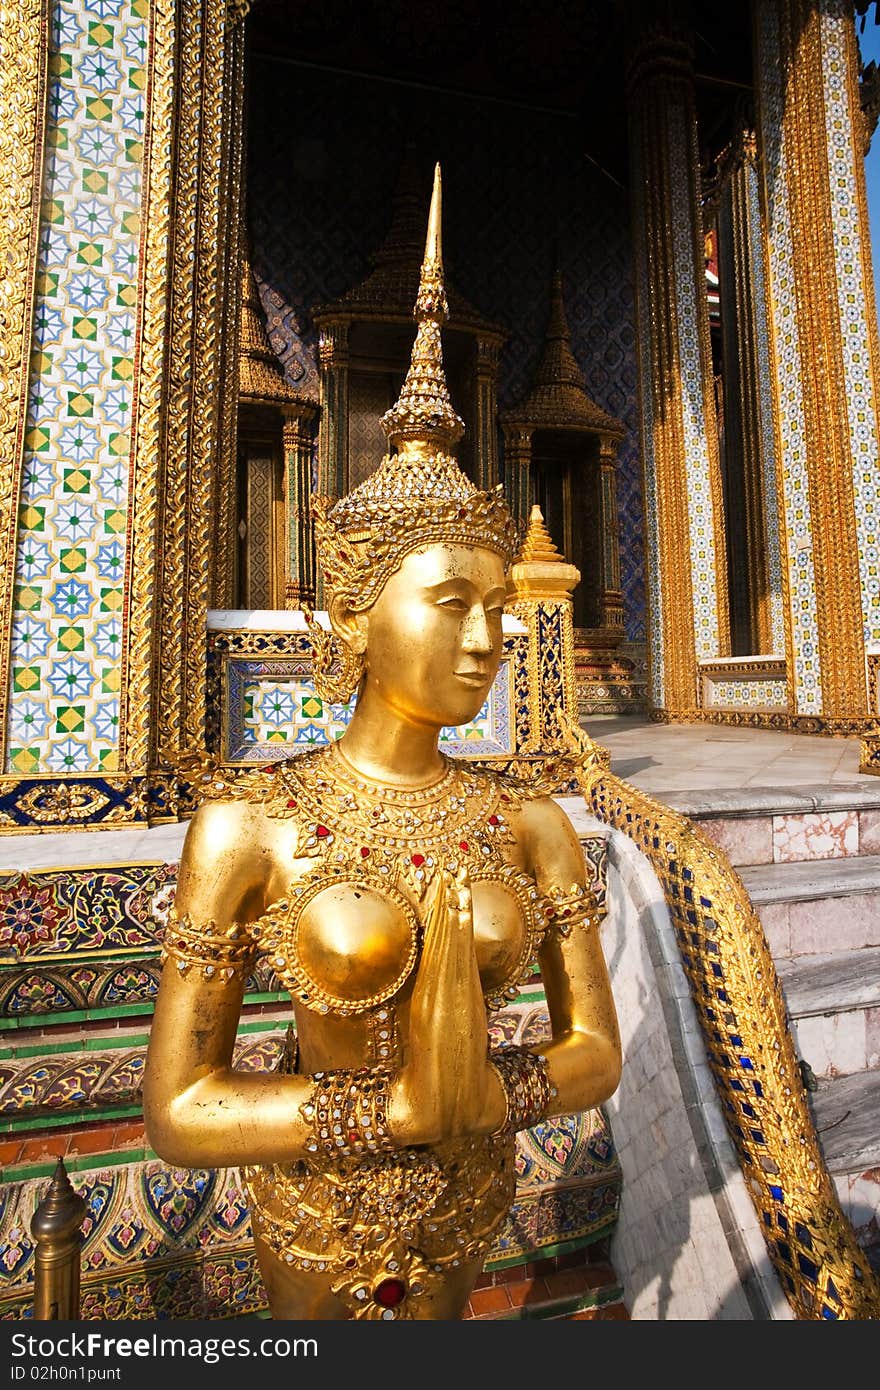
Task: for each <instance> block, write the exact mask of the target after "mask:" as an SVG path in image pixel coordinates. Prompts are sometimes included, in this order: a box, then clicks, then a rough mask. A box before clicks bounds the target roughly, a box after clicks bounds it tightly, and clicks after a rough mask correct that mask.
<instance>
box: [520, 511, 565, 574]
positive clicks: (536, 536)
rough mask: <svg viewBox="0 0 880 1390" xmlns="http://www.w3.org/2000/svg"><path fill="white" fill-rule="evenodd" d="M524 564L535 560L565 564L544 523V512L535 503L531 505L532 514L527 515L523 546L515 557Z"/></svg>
mask: <svg viewBox="0 0 880 1390" xmlns="http://www.w3.org/2000/svg"><path fill="white" fill-rule="evenodd" d="M517 558H518V559H519V560H520V561H522V562H524V563H526V564H533V563H535V562H537V561H543V562H547V561H550V562H552V561H554V560H555V561H562V563H563V564H565V557H564V555H562V554H561V552H560V551H559V550H558V549H557V547H556V544H555V542H554V540H553V537H552V536H551V535H550V532H549V531H548V530H547V527H546V526H545V524H544V514H543V512H542V511H541V508H540V507H539V506H538V505H537V503H536V504H535V506H533V507H532V514H531V516H530V517H529V529H528V530H527V531H526V536H525V540H524V541H523V548H522V550H521V552H520V554H519V556H518V557H517Z"/></svg>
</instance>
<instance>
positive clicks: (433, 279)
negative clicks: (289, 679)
mask: <svg viewBox="0 0 880 1390" xmlns="http://www.w3.org/2000/svg"><path fill="white" fill-rule="evenodd" d="M441 196H442V195H441V183H440V165H439V164H438V165H437V166H436V168H435V170H434V191H433V194H432V197H431V210H430V213H429V216H428V235H427V239H426V241H425V258H424V261H423V262H422V271H421V277H420V280H419V292H418V295H417V297H416V302H415V308H414V309H413V317H414V318H415V320H416V322H417V323H418V329H417V331H416V338H415V343H414V344H413V350H412V357H411V361H410V366H409V371H408V372H407V376H406V380H405V381H404V383H403V388H402V390H401V393H400V399H399V400H398V402H397V404H396V405H394V406H392V408H391V409H390V410H388V411H386V413H385V414H384V415H383V417H382V427H383V429H384V430H385V434H386V436H387V438H388V445H389V450H390V451H391V452H389V453H388V454H386V455H385V457H384V458H383V460H382V462H381V463H380V465H379V467H378V468H377V469H376V471H375V473H373V474H371V475H370V477H369V478H367V479H366V481H365V482H363V483H361V484H360V485H359V486H358V487H356V488H354V489H353V490H352V491H351V492H349V493H347V494H346V495H345V497H342V498H340V499H339V500H336V499H334V498H331V497H316V498H315V499H314V501H313V515H314V519H315V537H316V541H317V546H318V554H319V556H320V559H321V563H322V565H323V569H324V578H325V581H326V584H327V586H328V588H329V590H330V592H331V593H332V594H333V595H335V596H337V597H339V598H341V599H343V600H344V601H345V602H347V603H348V604H349V606H350V607H351V608H352V609H354V610H356V611H361V610H363V609H365V608H369V607H370V605H371V604H372V603H373V601H374V600H375V599H376V597H377V596H378V594H379V592H380V590H381V589H382V586H383V585H384V584H385V582H386V580H387V579H388V578H389V577H390V575H392V574H393V573H394V571H395V570H396V569H397V568H398V567H399V566H400V564H401V562H402V560H403V559H404V557H405V556H406V555H408V554H409V553H410V552H411V551H412V550H415V549H417V548H418V547H419V546H422V545H430V544H432V543H433V542H436V541H452V542H456V541H457V542H463V543H465V544H468V545H475V546H480V547H483V548H485V549H487V550H493V551H496V552H497V553H498V554H499V555H501V556H502V558H503V559H504V562H505V565H509V564H510V563H511V561H512V560H513V557H514V555H515V553H516V547H517V528H516V524H515V522H514V520H513V517H512V516H511V514H510V511H509V509H508V507H507V505H506V503H505V501H504V498H503V494H502V489H501V487H500V486H499V487H498V488H496V489H494V490H493V491H491V492H483V491H481V490H480V489H478V488H476V487H475V486H474V484H473V483H472V482H471V481H470V479H469V478H467V477H466V476H465V474H464V473H463V472H462V470H461V468H460V467H459V465H458V463H457V462H456V460H455V459H454V458H453V457H452V455H451V454H450V453H449V452H448V451H449V450H450V449H452V448H453V447H454V445H455V444H456V443H457V442H458V440H459V439H460V438H461V436H462V434H463V433H464V422H463V421H462V420H461V418H460V416H459V415H457V414H456V412H455V410H454V408H453V405H452V402H451V400H450V398H449V388H448V387H447V384H446V376H445V373H444V370H443V349H442V345H441V340H440V329H441V326H442V325H443V324H444V323H445V322H446V319H447V317H448V314H449V308H448V304H447V301H446V291H445V288H444V284H443V255H442V244H441V227H440V223H441Z"/></svg>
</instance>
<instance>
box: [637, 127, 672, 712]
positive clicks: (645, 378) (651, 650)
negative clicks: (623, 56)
mask: <svg viewBox="0 0 880 1390" xmlns="http://www.w3.org/2000/svg"><path fill="white" fill-rule="evenodd" d="M630 157H631V159H632V160H633V163H634V165H635V169H636V172H635V175H634V178H633V187H634V188H643V187H644V175H643V173H642V171H641V150H640V149H639V148H638V142H637V141H634V142H633V145H632V149H631V151H630ZM633 216H634V220H635V223H636V225H635V226H634V227H633V239H634V242H635V247H636V255H635V264H636V294H637V313H638V323H637V326H636V345H637V347H636V350H637V352H638V365H639V415H640V426H641V444H642V476H643V478H644V497H645V583H646V587H647V598H648V615H647V616H648V670H649V688H650V699H651V704H652V705H653V706H655V708H657V709H662V708H663V706H664V689H665V686H664V677H663V670H664V668H663V582H662V571H661V568H660V517H659V509H658V505H657V461H656V457H655V454H654V402H653V400H652V397H651V390H652V388H651V382H652V380H653V370H652V365H651V298H650V292H649V288H648V253H647V247H646V228H645V225H644V218H645V209H644V208H643V207H640V206H638V205H637V202H636V200H634V206H633Z"/></svg>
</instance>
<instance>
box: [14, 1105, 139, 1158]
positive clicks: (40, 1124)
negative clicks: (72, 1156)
mask: <svg viewBox="0 0 880 1390" xmlns="http://www.w3.org/2000/svg"><path fill="white" fill-rule="evenodd" d="M142 1114H143V1106H141V1105H120V1106H119V1107H117V1108H114V1107H112V1106H111V1107H110V1108H109V1109H105V1110H90V1109H85V1108H84V1109H82V1110H65V1111H64V1112H63V1114H59V1115H34V1116H24V1117H22V1118H20V1119H14V1120H6V1121H4V1122H3V1123H2V1124H0V1134H19V1133H21V1132H22V1131H24V1130H29V1129H60V1128H61V1127H62V1126H63V1127H64V1128H67V1129H71V1130H75V1129H77V1128H78V1127H79V1126H81V1125H84V1124H86V1123H91V1122H92V1121H93V1120H126V1119H129V1120H130V1119H131V1118H132V1116H134V1115H142ZM66 1161H67V1160H66V1159H65V1162H66Z"/></svg>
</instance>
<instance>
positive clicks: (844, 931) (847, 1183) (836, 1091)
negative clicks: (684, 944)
mask: <svg viewBox="0 0 880 1390" xmlns="http://www.w3.org/2000/svg"><path fill="white" fill-rule="evenodd" d="M662 799H663V800H664V801H665V803H666V804H667V805H669V806H671V807H673V808H674V809H676V810H679V811H682V812H684V813H685V814H686V815H688V816H689V817H690V818H691V819H692V820H694V821H695V822H696V823H697V824H698V825H699V826H700V828H701V829H702V830H703V831H704V833H705V834H706V835H707V836H708V837H709V838H710V839H711V840H713V841H714V842H715V843H716V844H717V845H718V846H719V847H720V848H721V849H723V850H724V851H725V853H726V854H727V855H728V857H729V858H730V860H731V862H732V864H733V865H734V866H735V868H736V869H737V872H738V873H739V875H740V877H741V879H742V881H743V884H744V885H745V888H746V890H747V892H748V893H749V896H750V898H751V900H752V903H753V904H754V906H755V908H756V909H757V911H758V914H759V916H760V918H761V921H762V923H763V926H764V930H765V932H766V935H767V940H768V944H769V946H770V950H771V952H772V953H773V957H774V961H775V964H776V968H777V972H778V974H779V978H780V981H781V983H782V987H783V992H784V995H785V1000H786V1005H787V1008H788V1012H789V1018H790V1023H791V1028H792V1033H793V1036H794V1039H795V1044H796V1047H797V1049H798V1053H799V1056H800V1058H801V1062H802V1065H803V1068H804V1075H805V1079H806V1082H807V1085H808V1088H809V1095H810V1102H811V1108H812V1111H813V1117H814V1121H815V1125H816V1131H817V1134H818V1137H819V1141H820V1143H821V1146H822V1150H823V1153H824V1156H825V1160H826V1163H827V1166H828V1170H829V1172H830V1173H831V1175H832V1176H833V1178H834V1180H835V1183H836V1185H837V1188H838V1192H839V1195H840V1199H841V1203H842V1205H843V1208H844V1210H845V1211H846V1212H847V1214H848V1216H849V1217H850V1220H851V1221H852V1223H853V1226H854V1228H855V1230H856V1233H857V1235H858V1238H859V1241H860V1243H861V1244H862V1246H863V1248H864V1249H865V1251H866V1253H867V1255H868V1257H869V1258H870V1259H871V1261H872V1263H873V1264H874V1266H875V1267H876V1268H880V785H874V784H869V785H868V786H865V784H864V782H860V783H853V784H851V785H846V784H841V783H837V784H832V785H828V786H816V785H808V786H801V787H788V788H785V789H784V790H776V789H772V788H760V787H747V788H743V789H742V790H720V791H714V792H713V791H700V792H689V793H685V792H680V793H669V794H667V795H666V796H664V797H663V798H662Z"/></svg>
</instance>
